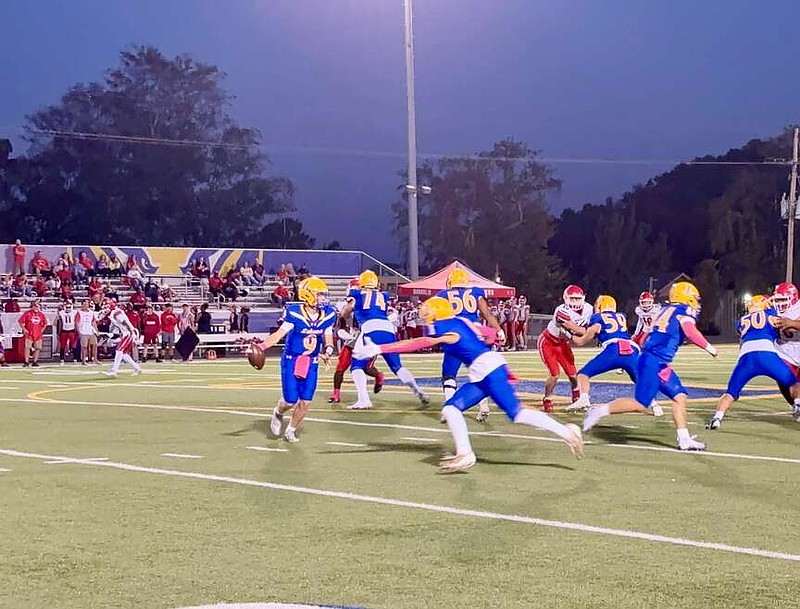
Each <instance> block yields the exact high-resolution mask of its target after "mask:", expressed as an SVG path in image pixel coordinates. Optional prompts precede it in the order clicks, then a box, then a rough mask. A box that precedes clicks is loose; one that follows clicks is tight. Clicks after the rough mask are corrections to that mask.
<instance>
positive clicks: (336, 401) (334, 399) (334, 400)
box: [328, 395, 342, 404]
mask: <svg viewBox="0 0 800 609" xmlns="http://www.w3.org/2000/svg"><path fill="white" fill-rule="evenodd" d="M341 401H342V400H341V399H340V398H339V396H338V395H332V396H331V397H329V398H328V404H339V403H340V402H341Z"/></svg>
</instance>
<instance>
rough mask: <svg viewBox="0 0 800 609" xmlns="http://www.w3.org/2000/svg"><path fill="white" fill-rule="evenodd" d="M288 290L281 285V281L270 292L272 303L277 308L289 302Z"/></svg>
mask: <svg viewBox="0 0 800 609" xmlns="http://www.w3.org/2000/svg"><path fill="white" fill-rule="evenodd" d="M289 297H290V296H289V288H287V287H286V286H285V285H283V282H282V281H281V282H280V283H279V284H278V285H277V286H276V287H275V289H274V290H273V291H272V302H274V303H275V304H276V305H278V306H279V307H282V306H283V305H285V304H286V303H287V302H288V301H289Z"/></svg>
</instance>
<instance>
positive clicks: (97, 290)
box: [86, 276, 103, 302]
mask: <svg viewBox="0 0 800 609" xmlns="http://www.w3.org/2000/svg"><path fill="white" fill-rule="evenodd" d="M86 293H87V294H88V295H89V300H91V301H92V302H98V301H99V300H102V298H103V284H102V283H101V282H100V280H99V279H98V278H97V277H96V276H95V277H92V280H91V281H90V282H89V285H87V286H86Z"/></svg>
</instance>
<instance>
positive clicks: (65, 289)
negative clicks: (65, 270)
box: [61, 279, 75, 302]
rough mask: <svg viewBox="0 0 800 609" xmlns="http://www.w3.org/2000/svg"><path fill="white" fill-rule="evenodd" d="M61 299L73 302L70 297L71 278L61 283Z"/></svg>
mask: <svg viewBox="0 0 800 609" xmlns="http://www.w3.org/2000/svg"><path fill="white" fill-rule="evenodd" d="M61 300H64V301H67V300H68V301H70V302H74V300H75V299H74V298H73V297H72V280H71V279H70V280H69V281H64V282H63V283H62V284H61Z"/></svg>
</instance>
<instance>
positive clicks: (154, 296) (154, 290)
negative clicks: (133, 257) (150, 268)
mask: <svg viewBox="0 0 800 609" xmlns="http://www.w3.org/2000/svg"><path fill="white" fill-rule="evenodd" d="M144 295H145V296H146V297H147V299H148V300H149V301H150V302H158V284H157V283H156V282H155V281H153V277H152V275H151V276H150V277H148V278H147V283H145V284H144Z"/></svg>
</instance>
